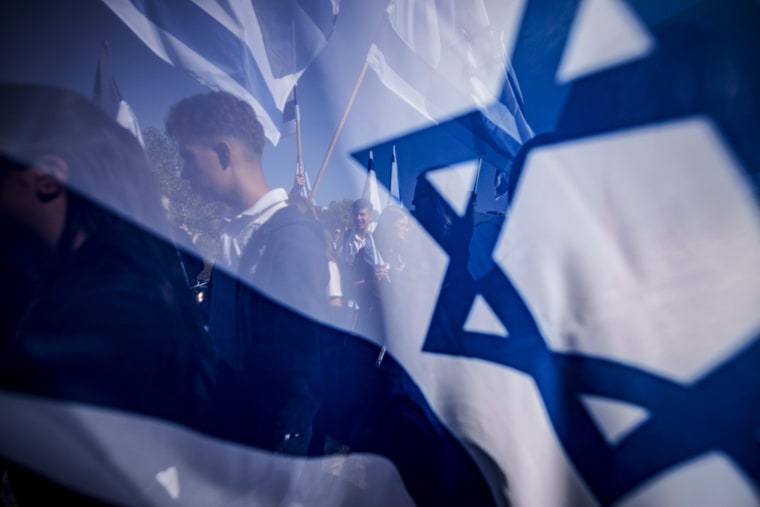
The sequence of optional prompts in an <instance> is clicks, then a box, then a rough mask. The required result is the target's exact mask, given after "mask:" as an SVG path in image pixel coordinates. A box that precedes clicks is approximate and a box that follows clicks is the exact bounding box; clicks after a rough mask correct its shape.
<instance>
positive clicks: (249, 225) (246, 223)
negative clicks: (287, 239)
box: [217, 188, 288, 273]
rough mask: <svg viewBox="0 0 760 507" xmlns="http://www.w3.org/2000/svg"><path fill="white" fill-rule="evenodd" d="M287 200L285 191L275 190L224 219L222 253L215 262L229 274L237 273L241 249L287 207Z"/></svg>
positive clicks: (281, 189)
mask: <svg viewBox="0 0 760 507" xmlns="http://www.w3.org/2000/svg"><path fill="white" fill-rule="evenodd" d="M287 200H288V193H287V192H286V191H285V189H284V188H275V189H272V190H270V191H269V192H267V193H266V194H264V196H262V197H261V199H259V200H258V201H256V203H255V204H254V205H253V206H251V207H250V208H248V209H247V210H245V211H243V212H242V213H240V214H238V215H236V216H234V217H231V218H225V219H224V223H223V224H222V245H221V246H222V251H221V255H220V256H219V258H218V259H217V262H218V263H219V264H220V265H221V266H223V267H225V268H227V269H228V270H229V271H230V272H232V273H235V272H237V270H238V267H239V264H240V257H241V256H242V254H243V249H244V248H245V245H246V244H247V243H248V241H249V240H250V239H251V236H253V234H254V232H256V231H257V230H258V229H259V227H261V226H262V225H264V224H265V223H266V221H267V220H269V219H270V218H272V215H274V214H275V213H277V212H278V211H280V210H281V209H282V208H284V207H285V206H287V205H288V203H287Z"/></svg>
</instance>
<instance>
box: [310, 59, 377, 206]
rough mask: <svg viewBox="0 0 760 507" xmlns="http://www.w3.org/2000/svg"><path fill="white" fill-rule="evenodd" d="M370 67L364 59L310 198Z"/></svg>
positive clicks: (315, 189)
mask: <svg viewBox="0 0 760 507" xmlns="http://www.w3.org/2000/svg"><path fill="white" fill-rule="evenodd" d="M368 68H369V60H367V59H365V60H364V65H363V66H362V70H361V72H359V77H358V78H356V84H355V85H354V90H353V91H352V92H351V96H350V97H349V98H348V104H346V108H345V109H344V110H343V116H341V118H340V121H339V122H338V126H337V128H336V129H335V134H333V138H332V142H330V146H329V147H328V148H327V153H325V159H324V160H323V161H322V166H321V167H320V168H319V172H318V173H317V178H316V179H315V180H314V185H312V187H311V194H309V199H311V200H312V201H313V200H314V194H315V193H316V191H317V187H319V182H320V181H321V180H322V175H323V174H324V172H325V168H326V167H327V162H328V161H329V160H330V156H331V155H332V152H333V150H334V149H335V145H336V144H337V142H338V137H339V136H340V133H341V132H342V131H343V126H344V125H345V124H346V119H347V118H348V113H349V112H350V111H351V107H352V106H353V105H354V101H355V100H356V95H357V94H358V93H359V87H360V86H361V84H362V81H364V75H365V74H366V73H367V69H368Z"/></svg>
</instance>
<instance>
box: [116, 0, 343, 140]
mask: <svg viewBox="0 0 760 507" xmlns="http://www.w3.org/2000/svg"><path fill="white" fill-rule="evenodd" d="M103 1H104V2H105V3H106V5H108V6H109V7H110V8H111V9H112V10H113V11H114V12H115V13H116V14H117V15H118V16H119V17H120V18H121V19H122V21H124V23H126V24H127V25H128V26H129V27H130V28H131V29H132V31H134V32H135V34H136V35H137V36H138V37H139V38H140V39H141V40H142V41H143V42H144V43H145V44H146V45H147V46H148V47H150V49H152V50H153V52H154V53H156V54H157V55H158V56H159V57H161V58H162V59H163V60H165V61H166V62H168V63H170V64H172V65H175V66H177V67H179V68H182V69H185V70H186V71H187V72H189V73H190V74H191V75H193V76H194V77H195V78H196V79H198V81H200V82H201V83H202V84H204V85H205V86H208V87H209V88H212V89H214V90H224V91H227V92H230V93H232V94H233V95H236V96H238V97H241V98H243V99H245V100H246V101H247V102H249V103H250V104H251V105H252V106H253V108H254V110H255V111H256V114H257V116H258V117H259V120H260V121H261V123H262V125H263V126H264V132H265V134H266V136H267V138H268V139H269V140H270V141H272V143H273V144H277V142H278V141H279V139H280V124H281V121H282V113H283V109H284V107H285V103H286V102H287V99H288V95H289V94H290V90H291V88H292V87H293V86H294V85H295V84H296V82H297V81H298V78H299V77H300V76H301V74H302V73H303V71H304V70H305V69H306V67H307V66H308V65H309V64H310V63H311V62H312V61H313V59H314V58H315V57H316V55H317V54H318V53H319V51H320V50H321V49H322V48H323V47H324V45H325V44H326V43H327V39H328V38H329V37H330V35H331V34H332V30H333V26H334V25H335V18H336V16H337V14H338V0H309V1H299V0H287V1H278V2H269V1H265V0H251V1H243V2H220V1H212V2H204V1H200V0H182V1H180V2H171V3H167V2H148V1H144V0H103Z"/></svg>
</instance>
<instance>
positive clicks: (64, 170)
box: [32, 155, 69, 203]
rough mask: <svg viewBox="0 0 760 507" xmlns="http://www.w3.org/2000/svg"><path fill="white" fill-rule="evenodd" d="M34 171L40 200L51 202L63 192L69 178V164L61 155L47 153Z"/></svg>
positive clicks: (33, 168) (35, 165)
mask: <svg viewBox="0 0 760 507" xmlns="http://www.w3.org/2000/svg"><path fill="white" fill-rule="evenodd" d="M32 171H34V173H35V180H34V184H35V187H36V190H37V199H39V201H40V202H43V203H47V202H51V201H53V200H54V199H56V198H57V197H59V196H60V195H61V194H63V192H64V190H65V184H66V182H67V181H68V179H69V165H68V164H67V163H66V161H65V160H63V159H62V158H61V157H59V156H56V155H45V156H44V157H42V158H40V159H38V160H37V162H36V163H35V164H34V166H33V167H32Z"/></svg>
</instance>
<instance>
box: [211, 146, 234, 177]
mask: <svg viewBox="0 0 760 507" xmlns="http://www.w3.org/2000/svg"><path fill="white" fill-rule="evenodd" d="M214 151H215V152H216V156H217V157H219V164H220V165H221V166H222V170H224V171H226V170H227V168H228V167H229V165H230V145H229V144H227V143H226V142H224V141H220V142H218V143H216V144H215V145H214Z"/></svg>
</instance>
